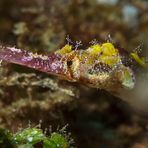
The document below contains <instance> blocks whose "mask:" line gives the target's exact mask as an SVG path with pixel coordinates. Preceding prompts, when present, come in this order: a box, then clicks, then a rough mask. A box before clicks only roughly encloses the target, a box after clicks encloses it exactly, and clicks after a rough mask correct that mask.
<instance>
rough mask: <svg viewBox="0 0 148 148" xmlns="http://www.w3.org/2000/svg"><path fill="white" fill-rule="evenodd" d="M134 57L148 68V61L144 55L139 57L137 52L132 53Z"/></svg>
mask: <svg viewBox="0 0 148 148" xmlns="http://www.w3.org/2000/svg"><path fill="white" fill-rule="evenodd" d="M131 56H132V58H133V59H134V60H135V61H136V62H137V63H138V64H139V65H141V66H142V67H144V68H148V63H146V59H145V58H144V57H141V58H140V57H139V56H138V54H136V53H131Z"/></svg>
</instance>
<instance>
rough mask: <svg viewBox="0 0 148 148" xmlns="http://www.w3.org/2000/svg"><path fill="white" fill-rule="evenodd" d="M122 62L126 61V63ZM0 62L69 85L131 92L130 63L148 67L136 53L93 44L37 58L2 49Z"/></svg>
mask: <svg viewBox="0 0 148 148" xmlns="http://www.w3.org/2000/svg"><path fill="white" fill-rule="evenodd" d="M125 59H128V61H126V60H125ZM0 60H4V61H7V62H10V63H15V64H19V65H24V66H26V67H30V68H34V69H36V70H39V71H43V72H46V73H49V74H52V75H56V76H58V77H60V78H63V79H66V80H68V81H71V82H79V83H82V84H85V85H87V86H90V87H94V88H99V89H105V90H107V91H110V92H115V91H117V90H118V88H128V89H132V88H133V87H134V85H135V76H134V72H133V70H132V68H131V66H130V65H131V61H134V62H136V63H138V64H140V65H142V66H143V67H148V65H147V64H146V62H145V59H144V58H140V57H139V56H138V54H137V53H127V52H126V51H125V50H122V51H121V49H118V48H115V46H114V45H113V44H112V43H110V42H106V43H102V44H94V45H91V46H90V47H88V48H87V49H85V50H83V49H79V50H75V49H73V47H72V45H69V44H66V45H65V46H64V47H63V48H61V49H59V50H57V51H56V52H54V53H50V54H49V55H40V54H37V53H35V54H34V53H32V52H29V51H26V50H21V49H17V48H14V47H1V51H0Z"/></svg>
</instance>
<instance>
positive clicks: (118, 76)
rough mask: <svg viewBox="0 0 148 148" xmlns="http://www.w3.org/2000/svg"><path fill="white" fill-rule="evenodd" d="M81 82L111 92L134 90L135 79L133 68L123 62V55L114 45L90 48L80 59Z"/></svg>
mask: <svg viewBox="0 0 148 148" xmlns="http://www.w3.org/2000/svg"><path fill="white" fill-rule="evenodd" d="M80 59H81V66H80V67H81V68H80V69H81V81H83V82H84V83H86V84H87V85H89V86H91V87H95V88H99V89H105V90H107V91H109V92H118V89H121V88H124V89H132V88H133V87H134V85H135V78H134V73H133V71H132V68H130V66H127V65H125V64H124V62H123V61H122V55H121V54H120V53H119V50H118V49H116V48H115V47H114V45H113V44H112V43H103V44H102V45H99V44H96V45H93V46H91V47H89V48H88V49H87V50H86V51H85V52H84V53H83V54H82V55H81V57H80Z"/></svg>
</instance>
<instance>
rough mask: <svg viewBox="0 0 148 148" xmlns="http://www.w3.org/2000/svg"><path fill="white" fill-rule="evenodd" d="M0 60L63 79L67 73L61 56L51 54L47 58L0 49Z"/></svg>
mask: <svg viewBox="0 0 148 148" xmlns="http://www.w3.org/2000/svg"><path fill="white" fill-rule="evenodd" d="M0 60H3V61H7V62H10V63H15V64H19V65H23V66H26V67H30V68H33V69H36V70H39V71H43V72H46V73H50V74H53V75H60V76H63V77H65V76H66V75H67V74H68V72H67V69H66V67H65V66H64V65H65V62H64V61H63V60H62V57H61V55H59V54H55V53H51V54H49V55H48V56H46V55H39V54H34V53H32V52H29V51H26V50H21V49H17V48H14V47H2V48H0Z"/></svg>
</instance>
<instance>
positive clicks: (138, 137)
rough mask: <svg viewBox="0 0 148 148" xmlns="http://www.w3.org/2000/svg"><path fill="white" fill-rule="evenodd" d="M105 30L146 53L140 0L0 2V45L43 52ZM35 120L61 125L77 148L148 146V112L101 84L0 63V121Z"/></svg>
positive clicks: (147, 33)
mask: <svg viewBox="0 0 148 148" xmlns="http://www.w3.org/2000/svg"><path fill="white" fill-rule="evenodd" d="M109 35H110V36H111V39H112V40H113V42H114V43H115V44H116V45H118V46H119V47H123V48H124V49H125V50H127V51H133V50H135V49H136V48H137V47H138V46H140V45H142V47H141V49H142V52H141V55H144V56H148V50H147V49H148V40H147V38H148V1H147V0H0V42H1V45H5V46H16V47H18V48H21V49H25V50H30V51H33V52H38V53H46V54H48V53H49V52H53V51H55V50H57V49H60V48H61V47H62V46H64V45H65V44H66V43H67V41H66V38H67V37H69V38H70V39H71V40H72V41H73V42H74V45H76V42H78V41H82V43H83V44H82V45H81V46H80V47H79V48H83V49H85V48H86V47H88V46H90V45H91V43H92V41H94V40H97V41H98V42H99V43H101V42H104V41H106V40H107V39H108V36H109ZM140 73H141V71H140ZM146 84H148V83H146ZM145 91H146V92H148V89H147V85H145ZM147 98H148V96H147ZM127 99H128V98H127ZM40 120H42V128H43V129H44V128H48V127H49V125H51V126H52V127H53V129H56V128H57V126H61V127H62V126H64V125H66V124H68V125H69V126H68V131H69V132H71V134H72V137H73V138H74V141H75V144H74V145H75V147H78V148H116V147H117V148H118V147H121V148H122V147H123V148H128V147H129V148H147V147H148V116H145V114H144V115H143V114H142V113H140V114H139V112H136V111H135V110H133V108H132V107H131V106H130V105H129V104H128V103H127V102H124V101H122V100H121V99H119V98H117V97H114V96H112V95H111V94H109V93H107V92H105V91H102V90H97V89H92V88H88V87H86V86H83V85H80V84H77V83H76V84H75V83H68V82H65V81H62V80H59V79H57V78H56V77H53V76H50V75H47V74H45V73H41V72H38V71H35V70H32V69H29V68H25V67H23V66H18V65H14V64H8V63H2V65H1V67H0V127H1V128H7V129H10V130H11V131H13V132H15V131H17V129H18V127H20V126H21V127H26V126H27V125H28V122H29V121H30V122H31V124H32V125H37V124H38V123H39V121H40Z"/></svg>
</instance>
